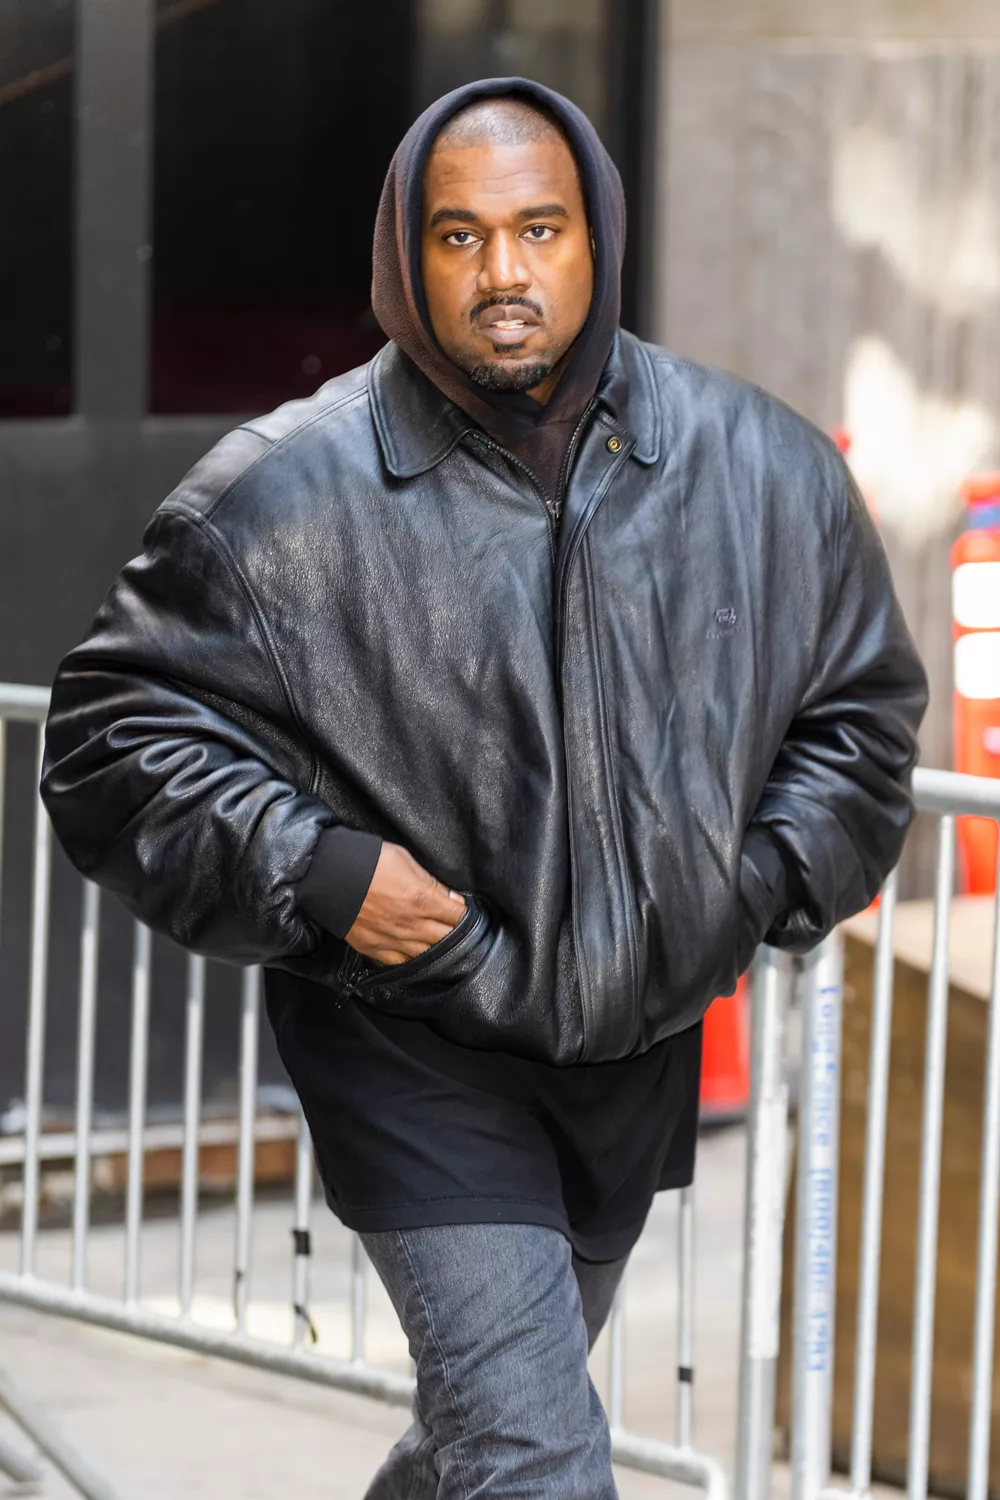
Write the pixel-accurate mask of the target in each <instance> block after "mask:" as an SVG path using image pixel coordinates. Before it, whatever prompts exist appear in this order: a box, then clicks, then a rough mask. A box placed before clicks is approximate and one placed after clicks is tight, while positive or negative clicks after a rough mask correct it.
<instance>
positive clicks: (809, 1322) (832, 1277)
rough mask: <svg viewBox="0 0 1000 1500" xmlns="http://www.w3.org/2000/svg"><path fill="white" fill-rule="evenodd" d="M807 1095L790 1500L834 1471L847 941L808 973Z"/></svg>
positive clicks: (806, 1494) (815, 1494)
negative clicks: (835, 1353) (842, 1060)
mask: <svg viewBox="0 0 1000 1500" xmlns="http://www.w3.org/2000/svg"><path fill="white" fill-rule="evenodd" d="M802 977H803V1038H802V1099H801V1103H800V1105H799V1152H798V1183H797V1192H796V1210H795V1316H794V1335H793V1347H792V1500H819V1496H820V1493H821V1491H822V1490H823V1487H824V1486H825V1484H826V1481H827V1479H828V1477H829V1472H830V1437H831V1419H832V1412H833V1353H834V1350H833V1334H834V1318H835V1306H836V1262H837V1163H838V1154H839V1153H838V1146H839V1141H840V1128H839V1123H840V1048H841V1014H842V1001H843V989H844V951H843V939H842V937H841V936H840V934H839V933H833V934H831V936H830V937H828V938H827V939H826V940H825V941H824V942H823V943H821V944H820V946H819V947H818V948H817V949H815V950H814V952H813V953H812V954H810V956H809V958H808V959H807V960H806V965H805V969H804V972H803V976H802Z"/></svg>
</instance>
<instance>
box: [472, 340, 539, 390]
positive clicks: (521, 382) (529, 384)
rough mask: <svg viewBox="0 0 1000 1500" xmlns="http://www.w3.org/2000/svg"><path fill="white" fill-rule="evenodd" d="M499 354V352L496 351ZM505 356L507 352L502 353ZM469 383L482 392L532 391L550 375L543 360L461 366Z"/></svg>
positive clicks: (505, 361) (506, 361) (501, 361)
mask: <svg viewBox="0 0 1000 1500" xmlns="http://www.w3.org/2000/svg"><path fill="white" fill-rule="evenodd" d="M497 352H498V353H499V350H498V351H497ZM503 352H504V353H505V354H506V353H507V350H506V349H504V351H503ZM460 368H461V369H462V370H464V371H465V373H466V375H468V377H469V379H470V380H471V381H474V383H475V384H476V385H478V386H481V387H482V389H483V390H484V391H532V390H534V388H535V386H536V385H541V383H542V381H543V380H547V379H548V377H549V376H550V375H551V374H552V369H553V367H552V365H550V364H546V363H545V362H544V361H543V360H532V361H530V362H527V363H526V362H525V361H523V360H514V359H510V360H498V361H497V362H496V363H495V364H462V365H461V366H460Z"/></svg>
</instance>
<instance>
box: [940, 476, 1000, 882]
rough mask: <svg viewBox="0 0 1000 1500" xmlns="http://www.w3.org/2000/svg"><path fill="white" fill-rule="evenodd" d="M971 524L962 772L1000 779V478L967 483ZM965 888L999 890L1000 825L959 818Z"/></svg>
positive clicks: (961, 567)
mask: <svg viewBox="0 0 1000 1500" xmlns="http://www.w3.org/2000/svg"><path fill="white" fill-rule="evenodd" d="M962 496H963V498H964V500H965V505H966V510H965V525H964V529H963V531H962V534H961V536H960V537H959V538H958V541H957V542H956V543H955V545H954V547H953V548H952V552H951V565H952V570H953V571H952V617H953V621H954V626H953V629H954V637H955V700H954V702H955V769H956V771H966V772H968V773H969V774H970V775H972V776H1000V474H985V475H981V476H978V477H976V478H973V479H969V480H967V481H966V483H965V484H964V485H963V486H962ZM958 840H959V845H958V847H959V862H960V871H961V879H962V889H963V890H964V891H965V892H967V893H968V894H972V895H983V894H991V893H992V892H993V891H994V890H995V889H996V870H997V825H996V824H995V823H994V822H993V821H992V820H991V819H989V818H960V819H959V820H958Z"/></svg>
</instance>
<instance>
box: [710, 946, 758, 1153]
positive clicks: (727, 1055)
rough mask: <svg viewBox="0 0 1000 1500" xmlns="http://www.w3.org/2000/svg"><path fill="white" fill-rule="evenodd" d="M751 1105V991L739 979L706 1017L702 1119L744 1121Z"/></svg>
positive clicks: (716, 1001)
mask: <svg viewBox="0 0 1000 1500" xmlns="http://www.w3.org/2000/svg"><path fill="white" fill-rule="evenodd" d="M749 1104H750V989H749V984H748V982H747V976H746V975H745V974H744V975H742V976H741V978H740V982H739V984H738V985H737V986H736V990H735V992H734V993H733V994H732V995H722V996H720V998H719V999H718V1000H713V1001H712V1004H711V1005H710V1006H709V1008H708V1010H707V1012H706V1014H705V1023H704V1033H703V1038H702V1050H701V1118H702V1120H703V1121H705V1122H706V1123H711V1124H721V1123H722V1122H723V1121H726V1120H741V1119H743V1117H744V1116H745V1114H746V1112H747V1108H748V1106H749Z"/></svg>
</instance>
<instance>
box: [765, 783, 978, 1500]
mask: <svg viewBox="0 0 1000 1500" xmlns="http://www.w3.org/2000/svg"><path fill="white" fill-rule="evenodd" d="M914 791H915V795H916V801H917V805H918V807H919V808H921V810H922V811H924V812H926V813H931V814H934V815H935V816H936V817H937V818H938V819H939V828H938V851H937V865H936V873H935V881H934V933H933V946H932V953H931V966H930V975H929V980H928V991H927V1020H926V1037H925V1053H924V1078H923V1121H922V1131H921V1142H920V1182H919V1198H918V1212H917V1223H916V1225H915V1230H916V1272H915V1295H914V1307H913V1344H912V1355H911V1369H910V1413H909V1426H908V1437H909V1441H908V1452H907V1497H908V1500H926V1497H927V1490H928V1461H929V1451H930V1416H931V1375H932V1368H933V1356H934V1300H935V1288H936V1279H937V1243H938V1204H939V1193H940V1182H941V1148H942V1135H943V1126H944V1083H945V1052H946V1039H947V1023H948V990H949V964H948V938H949V922H950V915H951V897H952V893H953V889H954V878H955V819H956V817H958V816H962V815H977V816H980V817H987V818H992V819H995V820H1000V781H994V780H991V779H986V778H980V777H972V776H963V775H957V774H954V773H952V772H946V771H923V770H922V771H918V772H917V773H916V775H915V777H914ZM998 874H1000V872H998ZM895 910H896V878H895V876H894V875H893V876H891V877H890V879H889V880H888V881H887V882H886V886H885V889H884V892H883V897H882V902H881V905H880V909H879V919H878V936H877V942H876V949H875V964H874V983H873V993H872V1019H871V1036H870V1043H869V1047H870V1053H869V1073H868V1096H867V1132H866V1138H865V1159H864V1175H863V1183H862V1215H861V1243H860V1255H859V1273H858V1276H859V1279H858V1309H857V1327H856V1337H855V1358H854V1398H853V1420H852V1423H851V1452H850V1474H849V1485H848V1487H846V1488H844V1489H842V1490H841V1489H836V1490H834V1489H831V1488H830V1486H829V1478H830V1447H831V1413H832V1403H833V1373H834V1364H833V1357H834V1349H833V1328H834V1316H835V1312H836V1275H835V1271H836V1253H835V1252H836V1224H837V1145H838V1121H837V1107H838V1102H839V1099H840V1035H841V1001H842V978H843V960H842V954H841V952H840V949H839V942H838V939H837V938H836V937H834V938H833V939H830V940H828V942H827V943H825V944H824V945H823V947H822V948H821V949H820V950H819V951H818V953H817V954H816V955H814V956H813V960H812V962H811V964H810V968H809V973H808V982H807V984H806V987H805V993H804V997H803V999H804V1017H803V1019H804V1035H805V1041H804V1049H803V1069H802V1102H801V1109H800V1128H799V1154H798V1183H797V1218H796V1236H795V1239H796V1244H795V1256H796V1280H795V1316H794V1347H793V1351H792V1400H793V1404H792V1488H791V1493H792V1500H818V1497H819V1496H820V1495H822V1494H824V1493H826V1494H827V1495H830V1494H835V1493H842V1494H846V1495H850V1496H851V1497H855V1500H865V1497H867V1496H868V1495H869V1494H870V1491H871V1481H872V1431H873V1411H874V1404H875V1359H876V1352H877V1334H878V1297H879V1269H880V1261H881V1247H882V1200H883V1188H884V1180H885V1151H886V1119H887V1107H888V1097H889V1081H890V1077H889V1073H890V1070H889V1058H890V1037H891V1025H892V1004H893V961H894V951H893V922H894V916H895ZM998 916H1000V901H995V902H994V912H993V921H994V930H993V963H992V971H991V986H990V1000H989V1019H988V1023H987V1042H986V1070H985V1089H984V1101H983V1136H982V1156H981V1162H980V1196H979V1222H978V1235H977V1240H978V1244H977V1250H976V1258H977V1271H976V1292H975V1312H974V1332H973V1354H972V1378H971V1391H970V1398H971V1399H970V1424H969V1439H968V1470H967V1488H966V1495H967V1497H968V1500H987V1494H988V1468H989V1443H990V1418H991V1413H992V1383H993V1330H994V1314H995V1305H996V1274H997V1228H998V1210H1000V922H998Z"/></svg>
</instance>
